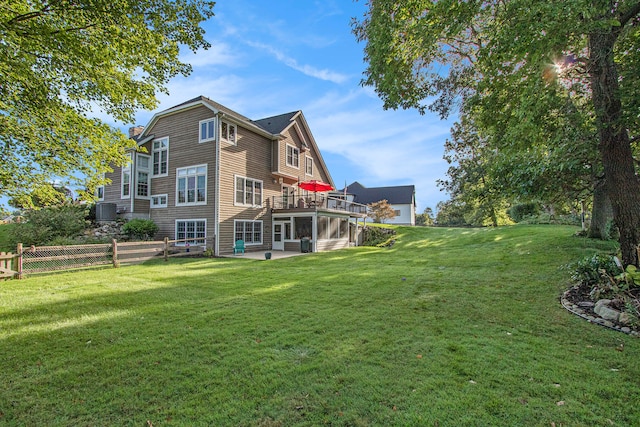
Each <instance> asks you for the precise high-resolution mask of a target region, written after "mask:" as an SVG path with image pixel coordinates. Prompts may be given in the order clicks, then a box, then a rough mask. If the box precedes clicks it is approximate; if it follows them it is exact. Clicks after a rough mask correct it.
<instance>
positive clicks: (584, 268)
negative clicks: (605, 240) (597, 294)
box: [570, 254, 623, 285]
mask: <svg viewBox="0 0 640 427" xmlns="http://www.w3.org/2000/svg"><path fill="white" fill-rule="evenodd" d="M570 269H571V279H572V280H574V281H575V282H578V283H582V284H585V285H597V284H599V283H608V282H609V281H610V279H609V278H611V277H615V276H618V275H620V274H621V273H622V272H623V271H622V268H621V267H620V266H619V265H618V263H616V259H615V258H614V257H613V256H611V255H603V254H594V255H592V256H590V257H586V258H583V259H581V260H578V261H576V262H575V263H573V264H571V266H570Z"/></svg>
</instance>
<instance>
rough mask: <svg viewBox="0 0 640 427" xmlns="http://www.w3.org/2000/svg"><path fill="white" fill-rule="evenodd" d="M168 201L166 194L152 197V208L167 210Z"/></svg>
mask: <svg viewBox="0 0 640 427" xmlns="http://www.w3.org/2000/svg"><path fill="white" fill-rule="evenodd" d="M167 200H168V198H167V195H166V194H157V195H155V196H151V208H166V207H167Z"/></svg>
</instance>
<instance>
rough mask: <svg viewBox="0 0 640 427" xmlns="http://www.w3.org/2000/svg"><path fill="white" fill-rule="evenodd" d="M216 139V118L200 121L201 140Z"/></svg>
mask: <svg viewBox="0 0 640 427" xmlns="http://www.w3.org/2000/svg"><path fill="white" fill-rule="evenodd" d="M213 139H216V119H215V118H214V119H207V120H202V121H200V139H199V141H200V142H207V141H211V140H213Z"/></svg>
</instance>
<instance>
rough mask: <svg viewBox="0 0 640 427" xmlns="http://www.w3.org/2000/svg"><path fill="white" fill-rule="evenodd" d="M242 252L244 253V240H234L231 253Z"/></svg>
mask: <svg viewBox="0 0 640 427" xmlns="http://www.w3.org/2000/svg"><path fill="white" fill-rule="evenodd" d="M239 253H242V254H243V255H244V240H236V244H235V245H234V247H233V254H234V255H236V254H239Z"/></svg>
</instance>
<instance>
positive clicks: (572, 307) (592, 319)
mask: <svg viewBox="0 0 640 427" xmlns="http://www.w3.org/2000/svg"><path fill="white" fill-rule="evenodd" d="M575 288H576V287H573V288H570V289H568V290H566V291H564V292H563V293H562V295H561V296H560V303H561V304H562V306H563V307H564V308H565V309H566V310H567V311H568V312H570V313H572V314H575V315H576V316H578V317H581V318H583V319H584V320H586V321H587V322H589V323H594V324H596V325H600V326H604V327H605V328H609V329H612V330H614V331H618V332H622V333H625V334H627V335H631V336H634V337H636V338H640V332H639V331H634V330H633V329H631V328H630V327H628V326H620V325H618V324H616V323H614V322H612V321H610V320H606V319H603V318H602V317H600V316H598V315H595V316H594V315H592V314H591V313H587V312H586V311H585V310H583V309H582V308H581V307H579V306H577V305H576V304H574V303H572V302H571V301H569V300H568V299H567V294H568V293H569V292H570V291H571V290H572V289H575Z"/></svg>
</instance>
